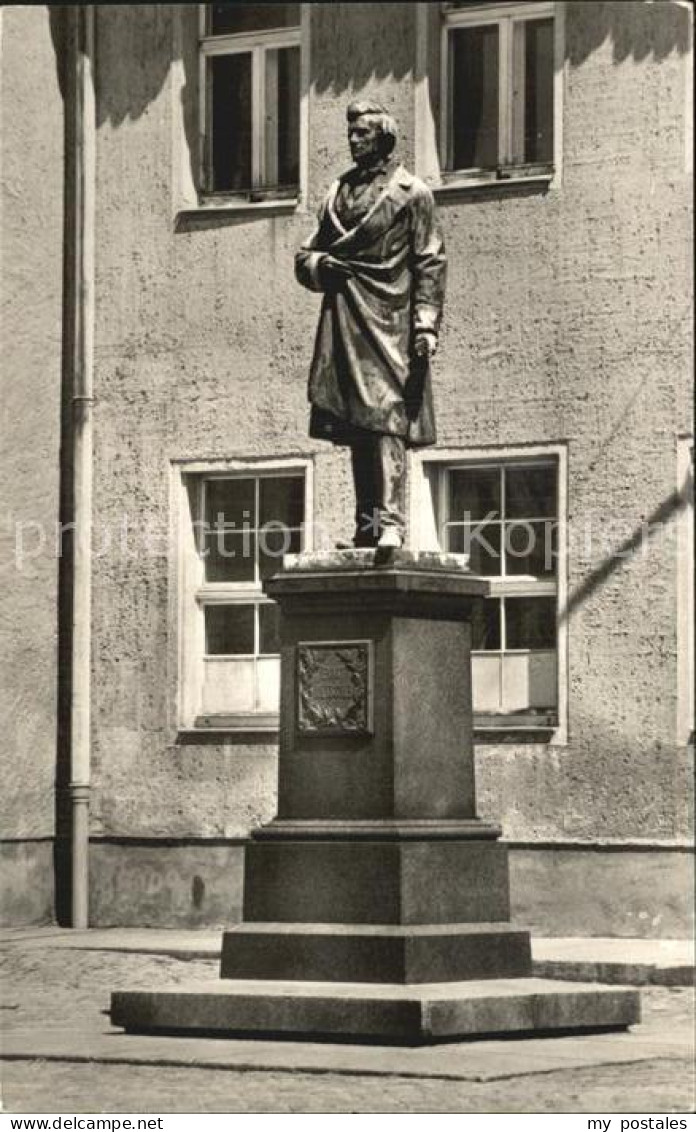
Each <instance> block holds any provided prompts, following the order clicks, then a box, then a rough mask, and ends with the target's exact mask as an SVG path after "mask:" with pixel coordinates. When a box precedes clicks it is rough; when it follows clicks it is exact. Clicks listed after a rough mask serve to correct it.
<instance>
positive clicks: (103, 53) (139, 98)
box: [48, 4, 195, 126]
mask: <svg viewBox="0 0 696 1132" xmlns="http://www.w3.org/2000/svg"><path fill="white" fill-rule="evenodd" d="M192 7H193V8H194V9H195V5H192ZM48 17H49V23H50V30H51V39H52V41H53V48H54V51H55V54H56V67H57V72H58V81H59V83H60V92H61V95H62V96H63V98H65V96H66V85H65V74H64V66H63V65H62V61H63V59H64V56H65V52H66V50H67V49H68V45H69V38H70V37H69V32H68V26H69V25H68V21H69V19H70V8H68V7H66V6H62V5H61V6H58V7H49V9H48ZM95 38H96V46H95V51H96V56H97V58H96V67H95V73H96V81H97V92H96V93H97V100H96V101H97V125H98V126H101V125H103V124H104V123H105V122H108V123H110V125H112V126H120V125H121V124H122V123H123V122H124V121H125V120H126V119H131V120H134V119H137V118H140V117H141V115H143V114H144V113H145V112H146V111H147V109H148V107H149V106H150V104H151V103H152V102H153V101H154V100H155V99H156V98H157V96H158V95H159V93H160V91H161V90H162V87H163V86H164V85H165V83H166V82H167V80H168V77H169V72H170V68H171V64H172V39H173V37H172V5H169V4H162V5H158V4H147V5H145V4H143V5H130V4H109V5H105V4H104V5H100V6H99V9H98V17H97V28H96V35H95ZM102 67H103V68H104V69H105V71H106V72H107V73H108V75H109V82H108V83H104V84H101V83H100V81H99V79H100V73H101V69H102Z"/></svg>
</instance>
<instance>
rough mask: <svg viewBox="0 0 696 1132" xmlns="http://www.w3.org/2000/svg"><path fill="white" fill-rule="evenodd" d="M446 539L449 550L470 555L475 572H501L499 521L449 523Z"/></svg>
mask: <svg viewBox="0 0 696 1132" xmlns="http://www.w3.org/2000/svg"><path fill="white" fill-rule="evenodd" d="M445 540H446V548H447V550H451V551H452V552H453V553H455V554H468V555H469V556H470V559H469V568H470V569H471V571H472V572H473V573H474V574H483V575H486V576H488V577H491V576H498V575H499V574H500V573H501V568H502V557H501V553H500V524H499V523H485V524H483V523H481V524H478V523H477V524H472V523H457V524H456V525H454V524H448V525H447V529H446V532H445Z"/></svg>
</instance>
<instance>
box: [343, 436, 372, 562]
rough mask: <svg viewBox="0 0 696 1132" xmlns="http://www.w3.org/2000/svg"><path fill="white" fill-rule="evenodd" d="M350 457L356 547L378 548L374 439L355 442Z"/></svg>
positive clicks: (362, 439) (361, 439)
mask: <svg viewBox="0 0 696 1132" xmlns="http://www.w3.org/2000/svg"><path fill="white" fill-rule="evenodd" d="M375 439H377V437H375ZM350 455H351V460H352V465H353V486H354V488H355V538H354V540H353V541H354V544H355V546H364V547H370V546H376V545H377V539H378V537H379V512H378V510H377V494H376V493H377V484H376V481H375V471H376V462H375V458H374V442H373V439H372V437H367V438H362V437H361V438H360V440H354V441H353V443H352V444H351V448H350Z"/></svg>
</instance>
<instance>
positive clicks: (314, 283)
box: [295, 205, 327, 291]
mask: <svg viewBox="0 0 696 1132" xmlns="http://www.w3.org/2000/svg"><path fill="white" fill-rule="evenodd" d="M325 211H326V206H325V205H323V206H322V207H321V209H320V210H319V218H318V223H317V226H316V228H315V230H314V232H313V233H312V235H311V236H310V237H309V239H308V240H307V241H306V242H305V243H304V244H303V245H302V247H301V248H300V250H299V251H298V252H297V253H296V255H295V278H296V279H297V282H298V283H301V284H302V286H303V287H306V288H307V289H308V290H309V291H323V290H324V288H323V286H322V281H321V279H320V276H319V268H320V267H321V264H322V262H323V261H324V260H325V259H326V257H327V252H325V251H321V250H320V248H321V243H322V228H323V223H324V215H325Z"/></svg>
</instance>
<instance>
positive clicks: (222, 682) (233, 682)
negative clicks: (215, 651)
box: [201, 657, 255, 715]
mask: <svg viewBox="0 0 696 1132" xmlns="http://www.w3.org/2000/svg"><path fill="white" fill-rule="evenodd" d="M254 668H255V664H254V661H253V660H240V659H238V658H236V657H235V658H234V659H233V660H231V659H229V658H228V657H225V659H224V660H223V659H221V658H220V657H215V658H214V659H211V658H209V659H207V660H206V661H205V663H204V665H203V694H202V696H201V711H202V713H203V714H204V715H207V714H208V713H210V714H211V715H217V714H220V713H224V714H228V713H230V714H232V713H234V712H240V711H243V712H252V711H253V710H254V703H255V694H254Z"/></svg>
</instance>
